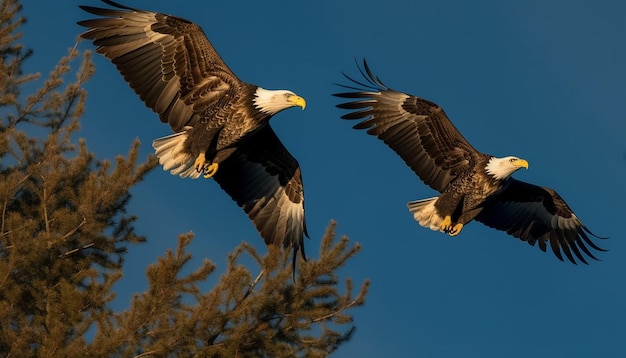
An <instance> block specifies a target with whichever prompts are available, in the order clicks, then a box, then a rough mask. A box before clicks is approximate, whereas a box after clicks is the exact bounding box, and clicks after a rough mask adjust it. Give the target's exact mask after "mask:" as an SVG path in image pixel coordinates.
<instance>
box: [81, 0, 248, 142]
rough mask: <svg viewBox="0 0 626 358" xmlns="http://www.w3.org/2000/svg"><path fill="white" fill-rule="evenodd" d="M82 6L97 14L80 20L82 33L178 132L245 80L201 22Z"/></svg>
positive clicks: (108, 2)
mask: <svg viewBox="0 0 626 358" xmlns="http://www.w3.org/2000/svg"><path fill="white" fill-rule="evenodd" d="M103 2H105V3H107V4H109V5H111V6H114V7H117V8H119V9H121V10H118V9H103V8H97V7H91V6H81V8H82V9H83V10H85V11H87V12H89V13H92V14H94V15H99V16H103V17H102V18H98V19H91V20H84V21H80V22H79V23H78V24H79V25H81V26H84V27H88V28H89V29H90V30H88V31H86V32H85V33H83V34H82V35H81V37H83V38H85V39H89V40H93V42H94V44H95V45H96V46H98V48H97V49H96V52H98V53H101V54H103V55H104V56H106V57H107V58H108V59H110V60H111V61H112V62H113V63H114V64H115V65H116V66H117V69H118V70H119V71H120V72H121V73H122V76H124V79H125V80H126V81H127V82H128V83H129V84H130V87H131V88H132V89H133V90H134V91H135V92H136V93H137V94H138V95H139V97H140V98H141V100H142V101H144V103H145V104H146V105H147V106H148V107H149V108H151V109H152V110H153V111H155V112H156V113H157V114H158V115H159V117H160V119H161V121H162V122H164V123H169V125H170V126H171V127H172V129H173V130H174V131H175V132H178V131H180V130H181V129H182V128H183V127H184V126H193V125H194V124H195V121H196V120H198V119H199V114H201V113H202V112H203V111H204V110H206V109H207V108H208V107H210V106H212V105H214V104H215V103H217V102H218V101H219V100H220V99H221V98H223V97H224V96H225V94H226V93H227V92H228V91H229V90H230V89H231V88H236V87H237V86H240V85H241V84H242V82H241V81H239V79H238V78H237V77H236V76H235V75H234V74H233V73H232V72H231V71H230V69H229V68H228V66H226V64H225V63H224V61H222V59H221V58H220V56H219V55H218V53H217V52H216V51H215V49H214V48H213V46H212V45H211V43H210V42H209V40H208V39H207V37H206V35H205V34H204V32H203V31H202V29H201V28H200V26H198V25H196V24H194V23H192V22H190V21H187V20H185V19H181V18H179V17H175V16H170V15H165V14H161V13H157V12H150V11H144V10H138V9H133V8H130V7H127V6H124V5H120V4H117V3H115V2H113V1H109V0H103Z"/></svg>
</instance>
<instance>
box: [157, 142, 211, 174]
mask: <svg viewBox="0 0 626 358" xmlns="http://www.w3.org/2000/svg"><path fill="white" fill-rule="evenodd" d="M186 139H187V131H182V132H178V133H174V134H172V135H168V136H167V137H163V138H157V139H155V140H154V141H152V147H153V148H154V150H155V152H156V156H157V157H158V158H159V163H160V164H161V165H162V166H163V170H165V171H169V172H170V173H171V174H172V175H179V176H180V177H181V178H187V177H189V178H192V179H196V178H198V177H200V173H199V172H198V171H197V170H196V168H195V167H194V161H195V158H193V157H192V156H191V155H190V154H189V153H186V152H185V151H184V149H185V140H186Z"/></svg>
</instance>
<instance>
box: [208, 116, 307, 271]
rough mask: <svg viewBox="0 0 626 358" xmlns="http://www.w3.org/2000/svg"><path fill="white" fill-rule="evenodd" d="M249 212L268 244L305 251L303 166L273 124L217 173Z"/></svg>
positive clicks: (251, 137)
mask: <svg viewBox="0 0 626 358" xmlns="http://www.w3.org/2000/svg"><path fill="white" fill-rule="evenodd" d="M215 180H216V181H217V182H218V183H219V184H220V186H221V187H222V189H224V191H226V192H227V193H228V194H229V195H230V196H231V197H232V198H233V200H235V201H236V202H237V204H238V205H239V206H240V207H242V208H243V210H244V211H245V212H246V213H247V214H248V216H249V217H250V219H251V220H252V221H253V222H254V225H255V226H256V228H257V229H258V230H259V232H260V233H261V236H262V237H263V239H264V240H265V243H266V244H268V245H270V244H274V245H282V246H283V247H293V248H294V260H295V254H296V253H297V252H298V250H302V256H303V257H304V246H303V237H304V235H306V236H308V234H307V232H306V223H305V219H304V191H303V186H302V176H301V173H300V166H299V164H298V162H297V161H296V159H295V158H294V157H293V156H291V154H290V153H289V152H288V151H287V149H286V148H285V147H284V145H283V144H282V143H281V142H280V140H279V139H278V137H277V136H276V134H275V133H274V131H273V130H272V128H271V127H270V126H269V125H266V126H264V127H263V128H262V129H260V130H259V131H257V132H255V133H252V134H250V135H248V136H247V137H244V138H243V139H242V141H241V143H240V145H239V146H238V148H237V150H236V151H235V152H234V153H233V154H232V155H231V156H230V157H229V158H228V159H226V160H225V161H224V162H222V163H221V164H220V167H219V170H218V171H217V173H216V174H215Z"/></svg>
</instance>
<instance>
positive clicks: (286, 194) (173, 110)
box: [78, 0, 308, 263]
mask: <svg viewBox="0 0 626 358" xmlns="http://www.w3.org/2000/svg"><path fill="white" fill-rule="evenodd" d="M103 2H104V3H106V4H108V5H110V6H113V7H115V8H117V9H104V8H97V7H91V6H80V7H81V8H82V9H83V10H85V11H87V12H88V13H91V14H94V15H98V16H101V17H100V18H96V19H91V20H84V21H80V22H79V23H78V24H79V25H81V26H84V27H87V28H89V30H87V31H86V32H84V33H83V34H81V37H82V38H84V39H89V40H93V43H94V45H96V46H98V47H97V49H96V52H98V53H101V54H103V55H104V56H105V57H106V58H108V59H109V60H111V62H113V63H114V64H115V66H116V67H117V69H118V70H119V71H120V73H121V74H122V76H123V77H124V79H125V80H126V81H127V82H128V84H129V85H130V87H131V88H132V89H133V90H134V91H135V93H137V95H139V98H140V99H141V100H142V101H143V102H144V103H145V104H146V105H147V106H148V107H149V108H150V109H152V110H153V111H154V112H156V113H157V114H158V116H159V118H160V120H161V122H163V123H167V124H169V125H170V127H171V129H172V130H173V132H174V134H172V135H169V136H166V137H164V138H159V139H156V140H154V142H153V147H154V149H155V151H156V155H157V156H158V158H159V162H160V164H162V165H163V169H164V170H168V171H170V172H171V173H172V174H175V175H179V176H180V177H183V178H186V177H189V178H198V177H200V176H201V175H202V176H204V177H205V178H210V177H213V178H215V180H216V181H217V182H218V183H219V184H220V186H221V187H222V189H223V190H224V191H226V192H227V193H228V194H229V195H230V196H231V198H232V199H233V200H234V201H236V202H237V204H238V205H239V206H240V207H242V208H243V210H244V211H245V212H246V213H247V214H248V216H249V217H250V219H251V220H252V221H253V223H254V225H255V226H256V228H257V230H258V231H259V233H260V235H261V236H262V237H263V239H264V240H265V243H266V244H268V245H270V244H273V245H280V246H283V247H285V248H289V247H292V248H293V250H294V254H293V259H294V263H295V259H296V255H297V252H298V250H300V249H301V251H300V252H301V254H302V257H303V258H305V255H304V248H303V246H302V244H303V235H307V236H308V234H307V232H306V225H305V218H304V193H303V186H302V177H301V173H300V166H299V164H298V162H297V161H296V159H295V158H294V157H293V156H292V155H291V154H290V153H289V151H287V149H286V148H285V147H284V145H283V144H282V143H281V141H280V140H279V139H278V137H277V136H276V134H275V133H274V131H273V130H272V128H271V127H270V125H269V120H270V118H271V117H272V116H273V115H274V114H277V113H278V112H280V111H282V110H284V109H287V108H290V107H294V106H299V107H302V109H304V107H305V105H306V103H305V101H304V99H303V98H302V97H299V96H297V95H296V94H294V93H293V92H291V91H287V90H268V89H264V88H261V87H259V86H255V85H253V84H249V83H246V82H243V81H241V80H240V79H239V78H237V76H235V74H234V73H233V72H232V71H231V70H230V69H229V68H228V66H227V65H226V64H225V63H224V61H223V60H222V59H221V58H220V56H219V54H218V53H217V52H216V50H215V49H214V48H213V46H212V45H211V43H210V42H209V40H208V39H207V37H206V35H205V34H204V32H203V31H202V29H201V28H200V26H198V25H197V24H195V23H193V22H190V21H188V20H185V19H182V18H179V17H176V16H171V15H166V14H161V13H157V12H151V11H144V10H139V9H133V8H130V7H127V6H124V5H121V4H118V3H115V2H113V1H109V0H103Z"/></svg>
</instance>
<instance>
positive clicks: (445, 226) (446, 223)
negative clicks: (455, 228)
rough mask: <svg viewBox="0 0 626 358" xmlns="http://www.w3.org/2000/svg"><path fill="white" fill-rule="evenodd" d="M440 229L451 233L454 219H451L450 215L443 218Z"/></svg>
mask: <svg viewBox="0 0 626 358" xmlns="http://www.w3.org/2000/svg"><path fill="white" fill-rule="evenodd" d="M440 227H441V231H443V232H445V233H447V232H449V231H450V229H451V228H452V218H451V217H450V215H448V216H446V217H445V218H443V221H442V222H441V226H440Z"/></svg>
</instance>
